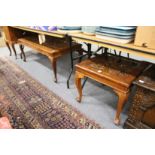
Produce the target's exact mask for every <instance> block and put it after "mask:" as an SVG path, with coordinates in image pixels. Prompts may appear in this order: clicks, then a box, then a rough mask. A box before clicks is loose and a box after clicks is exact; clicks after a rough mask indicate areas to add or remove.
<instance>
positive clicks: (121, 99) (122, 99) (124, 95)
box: [114, 91, 129, 125]
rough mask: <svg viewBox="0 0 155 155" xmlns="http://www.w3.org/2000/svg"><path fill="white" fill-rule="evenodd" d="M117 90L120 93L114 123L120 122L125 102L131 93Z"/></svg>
mask: <svg viewBox="0 0 155 155" xmlns="http://www.w3.org/2000/svg"><path fill="white" fill-rule="evenodd" d="M115 92H116V93H117V95H118V103H117V111H116V115H115V119H114V123H115V124H116V125H119V124H120V114H121V112H122V109H123V106H124V104H125V102H126V101H127V99H128V96H129V93H123V92H118V91H115Z"/></svg>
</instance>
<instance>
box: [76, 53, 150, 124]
mask: <svg viewBox="0 0 155 155" xmlns="http://www.w3.org/2000/svg"><path fill="white" fill-rule="evenodd" d="M147 65H148V63H146V62H140V61H135V60H131V59H130V60H129V59H127V58H123V57H118V56H114V55H108V56H106V55H103V56H97V57H95V58H91V59H87V60H85V61H83V62H81V63H79V64H77V65H76V74H75V83H76V87H77V90H78V94H79V96H78V97H77V101H79V102H81V99H82V86H81V79H82V78H84V77H89V78H91V79H93V80H95V81H98V82H100V83H102V84H105V85H107V86H109V87H111V88H113V90H114V91H115V92H116V94H117V95H118V97H119V99H118V103H117V111H116V115H115V119H114V123H115V124H117V125H119V123H120V113H121V111H122V109H123V105H124V103H125V102H126V101H127V99H128V96H129V93H130V87H131V84H132V81H133V80H134V79H135V78H136V77H137V76H138V75H139V74H140V73H141V72H142V71H143V70H144V69H145V68H146V67H147Z"/></svg>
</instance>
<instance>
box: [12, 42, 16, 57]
mask: <svg viewBox="0 0 155 155" xmlns="http://www.w3.org/2000/svg"><path fill="white" fill-rule="evenodd" d="M11 47H12V49H13V51H14V53H15V57H16V59H17V52H16V49H15V45H14V44H11Z"/></svg>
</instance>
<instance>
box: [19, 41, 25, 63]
mask: <svg viewBox="0 0 155 155" xmlns="http://www.w3.org/2000/svg"><path fill="white" fill-rule="evenodd" d="M19 48H20V51H21V53H20V57H21V59H23V56H24V60H23V61H25V62H26V56H25V53H24V46H23V45H22V44H20V45H19Z"/></svg>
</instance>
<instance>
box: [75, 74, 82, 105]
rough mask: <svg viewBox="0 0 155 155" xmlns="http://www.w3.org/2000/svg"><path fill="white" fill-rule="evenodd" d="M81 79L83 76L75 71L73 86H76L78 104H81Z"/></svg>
mask: <svg viewBox="0 0 155 155" xmlns="http://www.w3.org/2000/svg"><path fill="white" fill-rule="evenodd" d="M82 78H84V75H83V74H81V73H79V72H77V71H76V73H75V84H76V88H77V90H78V97H77V98H76V99H77V101H78V102H81V99H82V85H81V79H82Z"/></svg>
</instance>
